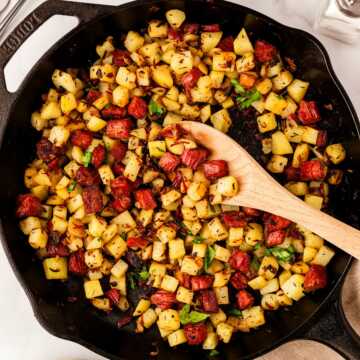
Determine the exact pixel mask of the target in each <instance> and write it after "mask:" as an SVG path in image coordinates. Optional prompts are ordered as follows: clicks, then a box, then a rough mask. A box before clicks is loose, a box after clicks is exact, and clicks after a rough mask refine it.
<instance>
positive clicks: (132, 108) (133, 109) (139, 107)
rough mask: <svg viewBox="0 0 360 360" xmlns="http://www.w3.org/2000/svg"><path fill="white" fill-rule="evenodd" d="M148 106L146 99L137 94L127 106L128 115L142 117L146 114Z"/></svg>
mask: <svg viewBox="0 0 360 360" xmlns="http://www.w3.org/2000/svg"><path fill="white" fill-rule="evenodd" d="M147 110H148V106H147V104H146V101H145V100H144V99H142V98H140V97H138V96H134V97H133V98H132V100H131V102H130V104H129V106H128V113H129V115H131V116H133V117H134V118H136V119H142V118H144V117H145V115H146V114H147Z"/></svg>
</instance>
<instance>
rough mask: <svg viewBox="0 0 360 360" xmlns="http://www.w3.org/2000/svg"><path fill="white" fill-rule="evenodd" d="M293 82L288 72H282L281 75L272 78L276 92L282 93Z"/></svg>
mask: <svg viewBox="0 0 360 360" xmlns="http://www.w3.org/2000/svg"><path fill="white" fill-rule="evenodd" d="M292 80H293V76H292V74H291V72H290V71H288V70H285V69H283V70H281V71H280V73H279V74H278V75H277V76H275V77H274V78H272V82H273V88H274V90H275V91H281V90H283V89H285V88H286V87H287V86H288V85H289V84H290V83H291V82H292Z"/></svg>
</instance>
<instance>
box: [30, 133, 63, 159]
mask: <svg viewBox="0 0 360 360" xmlns="http://www.w3.org/2000/svg"><path fill="white" fill-rule="evenodd" d="M36 154H37V156H38V157H39V159H41V160H43V161H45V162H50V161H52V160H54V159H55V158H56V157H57V156H58V155H59V154H60V149H59V148H57V147H56V146H55V145H54V144H53V143H52V142H50V141H49V140H48V139H44V138H42V139H41V140H40V141H39V142H38V143H37V144H36Z"/></svg>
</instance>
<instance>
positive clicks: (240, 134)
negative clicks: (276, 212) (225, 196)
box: [0, 0, 360, 360]
mask: <svg viewBox="0 0 360 360" xmlns="http://www.w3.org/2000/svg"><path fill="white" fill-rule="evenodd" d="M55 3H56V4H55ZM49 4H50V5H51V6H52V7H53V8H54V9H55V10H56V11H58V12H59V13H63V14H72V13H76V14H77V15H78V16H79V17H80V19H81V18H83V17H84V18H85V13H84V11H86V19H90V18H91V17H93V16H95V15H96V14H101V13H102V14H103V15H102V16H98V17H97V18H96V19H95V20H93V21H91V23H86V22H85V23H83V24H81V25H80V26H79V27H78V28H77V29H76V30H74V31H73V32H72V33H71V34H70V35H68V36H66V38H65V39H63V40H61V41H60V42H59V43H58V44H56V45H55V46H54V47H53V48H52V49H51V50H50V51H49V52H48V53H47V54H46V55H45V56H44V57H43V58H42V59H41V61H40V62H39V63H38V64H37V65H36V66H35V67H34V68H33V70H32V72H31V74H30V75H29V76H28V78H27V79H26V82H25V83H24V85H23V86H22V87H21V89H20V90H19V91H18V92H17V94H16V100H15V102H14V104H13V106H12V108H11V111H10V113H9V114H6V119H7V126H6V130H5V132H4V135H3V141H2V147H1V150H0V164H1V169H2V173H3V176H1V177H0V196H1V208H0V212H1V219H2V227H3V235H4V236H3V239H2V240H3V243H4V248H5V250H6V252H7V254H8V256H9V259H10V262H11V263H12V266H13V268H14V270H15V272H16V273H17V276H18V278H19V280H20V281H21V283H22V285H23V286H24V288H25V289H26V291H27V293H28V296H29V298H30V299H31V301H32V304H33V308H34V312H35V315H36V316H37V318H38V319H39V321H40V322H41V324H42V325H43V326H44V327H45V328H46V329H47V330H49V331H50V332H51V333H53V334H54V335H56V336H60V337H63V338H67V339H71V340H73V341H76V342H79V343H81V344H83V345H85V346H87V347H89V348H91V349H92V350H94V351H97V352H99V353H101V354H103V355H105V356H108V357H111V358H115V359H130V358H131V359H134V360H136V359H145V358H148V354H149V352H150V351H152V350H154V342H157V343H158V348H159V358H160V359H167V358H171V359H174V360H175V359H176V360H177V359H179V360H183V359H196V358H203V356H204V355H203V354H204V353H202V352H200V350H198V349H196V348H191V349H190V348H189V347H186V346H181V347H180V348H179V349H176V350H174V349H170V348H169V347H168V345H167V344H163V343H162V342H161V341H159V337H158V335H157V334H156V332H154V331H147V332H146V333H145V334H143V335H136V334H134V333H133V332H132V331H129V330H130V329H124V330H121V331H120V330H118V329H117V328H116V326H115V323H116V321H117V319H118V318H119V316H118V315H104V314H100V313H98V312H97V311H96V310H95V309H94V308H92V307H91V306H89V305H88V304H87V303H86V302H85V301H82V298H83V295H82V293H83V291H82V285H81V282H79V281H78V280H76V279H71V281H70V282H69V283H66V284H65V283H60V282H46V281H45V280H44V277H43V273H42V269H41V266H40V264H39V263H38V262H37V261H35V259H34V257H33V251H32V250H31V249H30V247H29V246H28V245H27V242H26V239H25V238H24V236H22V235H21V234H20V231H19V230H18V228H17V221H16V219H15V217H14V206H15V198H16V195H17V194H18V193H21V192H24V190H25V189H24V186H23V183H22V179H23V171H24V168H25V166H26V164H27V163H28V162H29V161H30V160H31V159H32V157H33V156H34V152H33V150H34V144H35V142H36V140H37V139H38V138H39V135H38V134H37V133H36V132H35V131H34V130H33V129H32V128H31V126H30V114H31V112H32V111H33V110H34V109H36V108H37V106H38V104H39V97H40V94H42V93H43V92H45V91H46V90H47V89H48V88H49V86H51V84H50V81H49V80H50V79H51V74H52V71H53V69H54V68H57V67H59V68H66V67H77V66H80V67H81V66H84V64H89V63H90V62H89V60H92V59H94V55H95V51H94V50H95V46H96V44H98V43H99V42H101V41H103V40H104V39H105V37H106V36H107V35H114V36H115V37H116V38H118V39H119V38H120V35H121V34H122V33H123V32H125V31H127V30H129V29H140V28H143V27H144V26H145V24H146V23H147V21H148V20H149V19H151V18H153V17H163V15H164V11H166V10H167V9H171V8H174V7H175V8H181V9H184V10H185V11H186V14H187V16H188V19H189V20H190V21H194V22H200V23H217V22H220V23H221V26H222V28H223V29H224V32H225V33H231V34H237V33H238V31H239V29H240V28H241V27H242V26H245V27H246V29H247V31H248V32H249V33H250V36H251V38H253V39H256V38H262V39H266V40H268V41H270V42H271V43H274V44H275V45H276V46H277V47H278V48H279V49H280V51H281V53H282V54H284V55H285V56H288V57H291V58H293V59H295V61H296V64H297V65H298V70H297V73H298V76H299V77H301V78H303V79H306V80H308V81H310V82H311V84H312V88H311V91H310V93H311V95H312V96H314V97H315V99H316V100H318V101H319V102H320V103H321V104H332V106H333V110H332V111H330V110H327V111H326V110H323V114H322V115H323V118H324V122H323V127H324V128H326V129H328V130H329V132H330V137H332V138H336V139H337V140H338V141H341V140H349V139H357V137H358V135H357V129H356V127H357V122H358V119H357V117H356V114H355V112H354V109H353V107H352V106H351V104H350V101H349V99H348V97H347V95H346V94H345V92H344V90H343V88H342V87H341V85H340V84H339V83H338V81H337V80H336V78H335V76H334V74H333V72H332V70H331V66H330V64H329V59H328V56H327V55H326V52H325V50H324V49H323V47H322V46H321V45H320V44H319V43H318V42H317V41H316V40H315V39H314V38H313V37H311V36H309V35H308V34H306V33H304V32H302V31H298V30H295V29H291V28H288V27H285V26H283V25H280V24H278V23H276V22H274V21H273V20H271V19H270V18H267V17H265V16H263V15H261V14H259V13H256V12H255V11H252V10H250V9H247V8H244V7H242V6H238V5H235V4H232V3H228V2H223V1H219V0H216V1H205V0H196V1H190V0H170V1H140V2H136V3H132V4H130V5H124V6H121V7H119V8H112V9H111V8H109V9H108V10H106V11H99V6H94V5H87V6H84V5H83V4H77V3H69V2H66V3H65V2H61V1H57V2H56V1H50V2H49V3H45V4H44V5H43V6H42V8H41V9H39V11H38V17H40V18H41V16H42V14H45V13H46V6H49ZM47 11H48V10H47ZM48 15H49V14H47V15H46V17H47V16H48ZM7 115H8V116H7ZM233 115H234V118H233V123H234V125H233V129H232V132H231V135H232V136H233V137H234V138H235V139H237V140H238V141H239V142H240V143H241V144H243V145H244V146H245V147H247V148H248V150H249V151H250V152H251V153H252V154H253V155H254V156H256V157H258V158H259V152H258V146H257V143H258V142H257V141H256V140H255V139H254V136H253V132H254V130H253V128H254V121H253V120H251V119H249V116H244V115H242V116H239V115H238V114H233ZM4 119H5V117H4ZM4 119H3V120H4ZM30 149H31V150H30ZM356 179H358V178H357V175H356V174H354V175H352V176H348V175H346V177H345V181H344V185H343V186H341V187H340V188H339V189H338V190H335V191H334V192H333V194H334V195H333V199H332V201H331V203H330V209H331V211H333V212H334V213H335V214H336V216H337V217H339V218H340V219H342V220H345V221H346V222H348V223H351V224H353V225H356V226H357V225H359V209H360V206H359V202H360V200H359V194H360V192H359V191H360V182H359V181H356ZM334 199H336V202H335V201H333V200H334ZM289 211H291V209H289ZM349 262H350V257H349V256H348V255H346V254H344V253H343V252H341V251H338V253H337V255H336V257H335V258H334V260H333V261H332V262H331V264H330V266H329V278H330V279H331V282H330V284H329V286H328V288H327V289H325V290H323V291H320V292H317V293H316V294H314V295H309V296H307V297H306V298H304V299H302V300H301V301H300V302H298V303H296V304H295V305H294V306H292V307H290V308H288V309H284V310H281V311H277V312H275V313H270V312H268V313H267V324H266V325H265V326H263V327H261V328H260V329H258V330H256V331H253V332H251V333H249V334H236V335H235V336H234V338H233V341H232V342H231V343H230V344H228V345H221V346H219V351H220V353H221V354H222V356H223V357H224V358H226V359H229V360H230V359H237V360H238V359H245V358H252V357H254V356H258V355H260V354H262V353H264V352H266V351H268V350H270V349H273V348H274V347H276V346H277V345H279V344H280V343H282V342H284V341H285V340H286V339H288V338H290V337H294V336H295V334H299V330H300V328H301V327H302V326H303V325H304V324H305V323H306V322H308V323H309V321H308V320H309V319H310V318H311V317H312V315H313V314H314V313H315V312H316V311H317V310H318V309H319V308H320V306H321V305H322V304H323V303H324V302H325V301H326V300H327V299H328V297H329V296H330V295H331V293H332V291H333V290H334V289H335V287H336V286H337V285H338V284H339V282H340V280H341V278H342V276H343V275H344V273H345V271H346V268H347V267H348V265H349ZM69 296H76V297H78V298H79V299H80V300H79V301H77V302H75V303H69V301H67V299H68V297H69ZM140 344H141V345H140Z"/></svg>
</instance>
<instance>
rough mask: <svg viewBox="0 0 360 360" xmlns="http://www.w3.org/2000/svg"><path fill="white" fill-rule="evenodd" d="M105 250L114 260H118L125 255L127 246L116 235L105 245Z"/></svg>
mask: <svg viewBox="0 0 360 360" xmlns="http://www.w3.org/2000/svg"><path fill="white" fill-rule="evenodd" d="M105 249H106V250H107V251H108V253H109V254H110V255H111V256H113V257H114V258H115V259H119V258H120V257H121V256H123V255H124V254H125V252H126V250H127V244H126V241H124V240H123V239H122V237H120V236H119V235H117V236H115V237H114V238H113V239H112V240H111V241H109V242H108V243H107V244H106V245H105Z"/></svg>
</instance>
